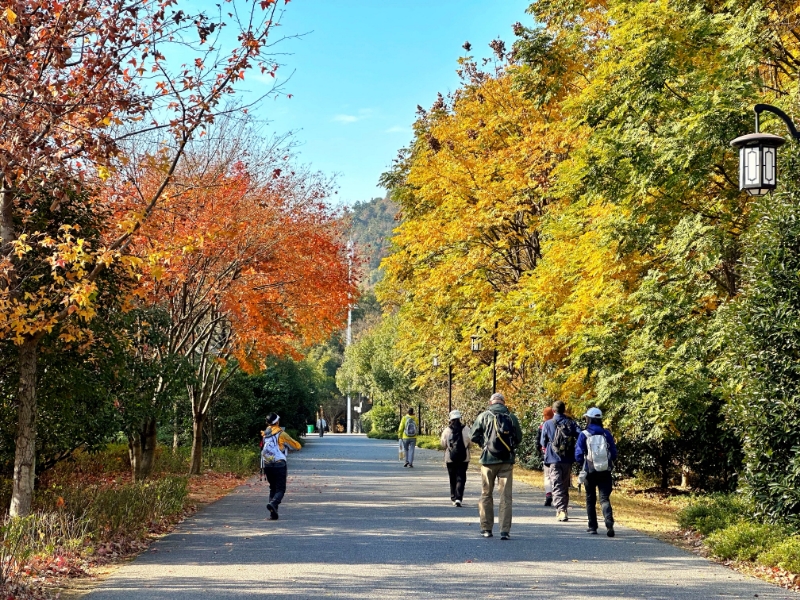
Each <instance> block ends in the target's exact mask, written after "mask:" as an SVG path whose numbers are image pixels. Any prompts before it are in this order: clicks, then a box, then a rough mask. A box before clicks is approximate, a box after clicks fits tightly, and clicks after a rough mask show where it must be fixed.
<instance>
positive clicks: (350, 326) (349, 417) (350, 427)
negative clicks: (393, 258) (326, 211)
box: [344, 240, 353, 433]
mask: <svg viewBox="0 0 800 600" xmlns="http://www.w3.org/2000/svg"><path fill="white" fill-rule="evenodd" d="M352 275H353V240H347V283H350V282H351V281H352ZM352 341H353V302H352V299H351V301H350V304H349V305H348V306H347V334H346V335H345V338H344V347H345V350H346V349H347V348H348V347H349V346H350V342H352ZM347 433H353V404H352V401H351V400H350V393H349V392H348V393H347Z"/></svg>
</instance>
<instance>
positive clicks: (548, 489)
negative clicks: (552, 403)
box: [536, 406, 555, 506]
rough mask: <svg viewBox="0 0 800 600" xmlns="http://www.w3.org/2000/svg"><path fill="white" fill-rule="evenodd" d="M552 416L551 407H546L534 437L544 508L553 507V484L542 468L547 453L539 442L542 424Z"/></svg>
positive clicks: (545, 468) (544, 468) (545, 470)
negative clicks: (540, 471) (541, 475)
mask: <svg viewBox="0 0 800 600" xmlns="http://www.w3.org/2000/svg"><path fill="white" fill-rule="evenodd" d="M554 415H555V413H554V412H553V409H552V408H551V407H549V406H548V407H546V408H545V409H544V412H543V413H542V417H543V420H542V424H541V425H539V432H538V435H537V436H536V446H537V447H538V448H539V453H540V454H541V456H542V467H543V468H542V471H543V472H544V505H545V506H552V505H553V484H552V483H550V474H549V473H548V472H547V471H548V469H547V467H545V466H544V456H545V452H546V451H547V448H544V447H542V446H539V440H541V439H542V428H543V427H544V424H545V423H547V421H549V420H550V419H552V418H553V416H554Z"/></svg>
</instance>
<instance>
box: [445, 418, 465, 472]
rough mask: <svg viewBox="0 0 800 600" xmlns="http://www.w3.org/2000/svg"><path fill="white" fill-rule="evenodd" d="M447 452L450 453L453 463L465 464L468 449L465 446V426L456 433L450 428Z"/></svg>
mask: <svg viewBox="0 0 800 600" xmlns="http://www.w3.org/2000/svg"><path fill="white" fill-rule="evenodd" d="M447 450H448V452H450V461H451V462H457V463H458V462H464V461H465V460H467V447H466V446H465V445H464V426H463V425H462V426H461V429H459V430H458V431H454V430H453V428H452V427H451V428H450V438H449V439H448V440H447Z"/></svg>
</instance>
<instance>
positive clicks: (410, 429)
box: [403, 416, 417, 437]
mask: <svg viewBox="0 0 800 600" xmlns="http://www.w3.org/2000/svg"><path fill="white" fill-rule="evenodd" d="M403 432H404V433H405V434H406V435H407V436H408V437H414V436H415V435H417V424H416V423H415V422H414V419H412V418H411V417H410V416H409V417H406V426H405V429H403Z"/></svg>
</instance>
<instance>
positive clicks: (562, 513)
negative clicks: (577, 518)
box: [558, 510, 569, 523]
mask: <svg viewBox="0 0 800 600" xmlns="http://www.w3.org/2000/svg"><path fill="white" fill-rule="evenodd" d="M558 520H559V521H561V522H562V523H563V522H565V521H569V517H568V516H567V511H565V510H560V511H558Z"/></svg>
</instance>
